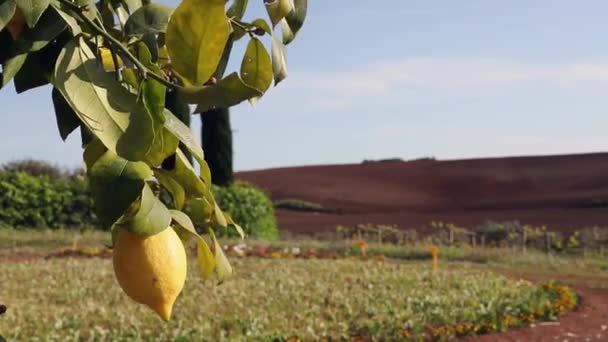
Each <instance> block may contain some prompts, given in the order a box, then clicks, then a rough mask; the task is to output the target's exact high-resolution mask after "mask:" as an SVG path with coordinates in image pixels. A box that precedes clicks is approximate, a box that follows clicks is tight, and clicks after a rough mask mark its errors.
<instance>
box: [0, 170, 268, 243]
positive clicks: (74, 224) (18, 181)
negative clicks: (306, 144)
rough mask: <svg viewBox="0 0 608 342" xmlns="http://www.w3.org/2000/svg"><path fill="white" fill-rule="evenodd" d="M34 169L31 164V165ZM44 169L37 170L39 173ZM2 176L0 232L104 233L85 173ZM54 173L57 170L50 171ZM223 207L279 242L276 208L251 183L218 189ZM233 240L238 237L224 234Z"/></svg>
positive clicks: (252, 232) (257, 233)
mask: <svg viewBox="0 0 608 342" xmlns="http://www.w3.org/2000/svg"><path fill="white" fill-rule="evenodd" d="M28 166H29V164H28ZM39 169H40V168H39V167H38V165H36V170H39ZM29 171H32V170H29V169H23V168H18V169H7V168H3V169H2V170H0V195H1V196H0V227H14V228H25V227H27V228H83V227H99V225H98V221H97V218H96V216H95V214H94V210H93V201H92V199H91V197H90V194H89V192H88V187H87V181H86V178H85V177H84V176H83V174H82V173H72V174H67V173H64V174H62V175H61V176H54V175H55V174H56V173H55V172H48V170H46V169H45V170H44V172H31V173H30V172H29ZM51 171H52V170H51ZM213 193H214V194H215V197H216V200H217V202H218V204H219V205H220V207H221V208H222V209H223V210H224V211H226V212H228V213H230V214H231V216H232V218H233V219H234V221H235V222H237V223H238V224H239V225H241V227H243V229H244V230H245V232H246V234H247V236H249V237H255V238H257V239H267V240H274V239H277V238H278V235H279V234H278V230H277V224H276V219H275V216H274V207H273V204H272V202H271V201H270V199H269V198H268V196H267V195H266V194H265V193H264V192H262V191H260V190H259V189H257V188H255V187H254V186H253V185H250V184H247V183H241V182H237V183H235V184H233V185H231V186H229V187H225V188H224V187H217V186H214V187H213ZM218 233H219V234H220V235H224V236H225V235H230V236H234V234H235V233H234V231H233V230H232V229H229V230H227V231H221V230H220V231H219V232H218Z"/></svg>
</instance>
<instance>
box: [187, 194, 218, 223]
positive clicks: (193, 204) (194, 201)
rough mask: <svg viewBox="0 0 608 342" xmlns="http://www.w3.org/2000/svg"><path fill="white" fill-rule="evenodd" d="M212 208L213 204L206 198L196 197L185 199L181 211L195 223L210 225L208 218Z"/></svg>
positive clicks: (211, 213)
mask: <svg viewBox="0 0 608 342" xmlns="http://www.w3.org/2000/svg"><path fill="white" fill-rule="evenodd" d="M213 209H214V205H213V204H211V203H210V202H209V201H207V199H205V198H204V197H198V198H190V199H187V200H186V204H185V205H184V209H183V211H184V213H186V215H188V216H189V217H190V219H192V222H194V223H195V224H196V225H198V226H201V227H210V225H211V221H210V218H211V215H213Z"/></svg>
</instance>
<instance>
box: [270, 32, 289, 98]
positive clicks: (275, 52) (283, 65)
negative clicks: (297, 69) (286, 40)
mask: <svg viewBox="0 0 608 342" xmlns="http://www.w3.org/2000/svg"><path fill="white" fill-rule="evenodd" d="M271 53H272V74H273V77H274V85H275V86H276V85H277V84H279V83H280V82H281V81H282V80H284V79H285V78H287V59H286V56H285V53H286V51H285V45H283V43H281V41H279V40H278V39H277V37H274V36H273V37H272V48H271Z"/></svg>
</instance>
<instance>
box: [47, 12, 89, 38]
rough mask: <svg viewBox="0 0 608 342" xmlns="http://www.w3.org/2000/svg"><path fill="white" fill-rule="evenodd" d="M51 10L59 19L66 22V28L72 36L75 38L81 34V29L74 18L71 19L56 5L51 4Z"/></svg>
mask: <svg viewBox="0 0 608 342" xmlns="http://www.w3.org/2000/svg"><path fill="white" fill-rule="evenodd" d="M53 8H54V9H55V11H57V13H58V14H59V15H60V16H61V18H62V19H63V21H65V22H66V24H67V25H68V27H69V28H70V31H72V34H73V35H74V36H76V35H77V34H79V33H81V32H82V29H81V28H80V25H79V24H78V21H77V20H76V19H75V18H74V17H72V16H71V15H69V14H67V13H66V12H65V11H63V10H62V9H61V7H60V6H58V5H55V4H53Z"/></svg>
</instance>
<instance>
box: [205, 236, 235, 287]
mask: <svg viewBox="0 0 608 342" xmlns="http://www.w3.org/2000/svg"><path fill="white" fill-rule="evenodd" d="M209 235H210V236H211V240H212V241H213V246H214V248H213V252H214V254H215V270H216V272H217V278H218V280H219V283H220V284H221V283H223V282H224V281H225V280H226V279H228V278H230V277H231V276H232V266H231V265H230V262H229V261H228V258H226V255H225V254H224V250H223V249H222V246H221V245H220V243H219V242H218V241H217V238H216V237H215V233H213V230H212V229H210V230H209Z"/></svg>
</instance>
